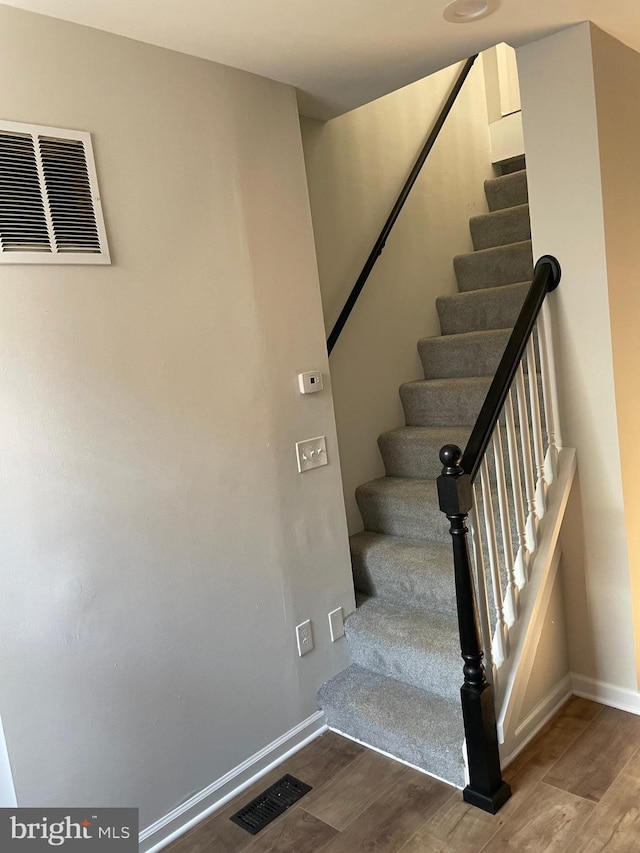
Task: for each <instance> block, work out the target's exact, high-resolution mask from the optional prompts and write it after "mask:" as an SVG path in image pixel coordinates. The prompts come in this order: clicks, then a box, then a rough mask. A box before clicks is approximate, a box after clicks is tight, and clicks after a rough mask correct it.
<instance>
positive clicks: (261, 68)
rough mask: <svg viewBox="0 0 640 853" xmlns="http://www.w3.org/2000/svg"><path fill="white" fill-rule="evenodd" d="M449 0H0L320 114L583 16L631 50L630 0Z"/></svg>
mask: <svg viewBox="0 0 640 853" xmlns="http://www.w3.org/2000/svg"><path fill="white" fill-rule="evenodd" d="M447 2H448V0H5V3H6V5H10V6H17V7H19V8H22V9H27V10H29V11H32V12H40V13H42V14H45V15H51V16H53V17H56V18H62V19H64V20H68V21H75V22H76V23H79V24H86V25H87V26H90V27H95V28H97V29H100V30H106V31H107V32H111V33H117V34H119V35H123V36H129V37H130V38H134V39H138V40H139V41H144V42H148V43H150V44H155V45H161V46H162V47H167V48H172V49H173V50H178V51H181V52H183V53H189V54H192V55H194V56H200V57H203V58H205V59H212V60H215V61H216V62H222V63H224V64H226V65H231V66H233V67H235V68H242V69H244V70H246V71H252V72H254V73H256V74H261V75H264V76H265V77H271V78H273V79H275V80H280V81H282V82H285V83H291V84H293V85H294V86H296V87H297V88H298V90H299V103H300V110H301V112H302V113H303V114H305V115H309V116H313V117H315V118H323V119H325V118H330V117H332V116H335V115H338V114H340V113H343V112H346V111H347V110H349V109H353V108H354V107H356V106H360V105H361V104H363V103H366V102H368V101H371V100H373V99H375V98H377V97H380V96H381V95H384V94H386V93H387V92H391V91H393V90H394V89H397V88H399V87H401V86H404V85H406V84H407V83H411V82H413V81H414V80H417V79H419V78H420V77H424V76H426V75H427V74H430V73H432V72H433V71H437V70H439V69H440V68H443V67H445V66H447V65H451V64H452V63H453V62H456V61H458V60H460V59H463V58H465V57H467V56H468V55H470V54H472V53H476V52H477V51H479V50H483V49H484V48H486V47H490V46H492V45H493V44H496V43H497V42H500V41H506V42H508V43H509V44H512V45H514V47H517V46H518V45H520V44H524V43H526V42H528V41H532V40H534V39H537V38H540V37H541V36H543V35H546V34H548V33H550V32H553V31H554V30H557V29H560V28H562V27H565V26H567V25H569V24H572V23H577V22H578V21H584V20H591V21H593V22H594V23H595V24H597V25H598V26H599V27H601V28H602V29H603V30H606V31H607V32H608V33H610V34H611V35H613V36H615V37H616V38H618V39H620V41H622V42H624V43H625V44H627V45H629V46H630V47H633V48H635V49H636V50H638V51H639V52H640V0H501V2H500V6H499V8H498V10H497V11H496V12H495V13H494V14H493V15H491V16H490V17H488V18H485V19H482V20H479V21H476V22H475V23H469V24H450V23H447V22H446V21H444V20H443V18H442V10H443V8H444V7H445V6H446V5H447Z"/></svg>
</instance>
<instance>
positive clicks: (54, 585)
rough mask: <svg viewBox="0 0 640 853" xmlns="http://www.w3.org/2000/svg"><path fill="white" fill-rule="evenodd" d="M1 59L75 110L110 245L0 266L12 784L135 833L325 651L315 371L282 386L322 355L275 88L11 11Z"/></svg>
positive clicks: (328, 666) (305, 219) (304, 692)
mask: <svg viewBox="0 0 640 853" xmlns="http://www.w3.org/2000/svg"><path fill="white" fill-rule="evenodd" d="M0 56H2V69H3V73H2V75H0V116H2V117H3V118H6V119H12V120H16V121H24V122H33V123H37V124H44V125H53V126H59V127H68V128H79V129H83V130H89V131H91V132H92V134H93V139H94V146H95V154H96V160H97V168H98V175H99V180H100V184H101V192H102V200H103V205H104V210H105V216H106V222H107V230H108V235H109V239H110V248H111V252H112V258H113V265H112V266H110V267H102V268H97V267H47V266H37V267H35V266H34V267H29V266H13V267H8V266H4V267H2V268H1V272H0V282H1V285H0V364H1V366H2V369H1V371H0V395H1V396H0V400H1V404H0V412H1V415H0V417H1V418H2V436H3V449H2V489H1V492H0V494H1V495H2V507H1V512H0V518H1V519H2V530H1V531H0V565H2V571H3V583H2V588H3V594H2V604H1V607H2V619H0V648H1V650H2V651H1V661H2V680H1V682H0V685H1V686H0V713H1V714H2V718H3V721H4V727H5V732H6V739H7V744H8V749H9V756H10V759H11V763H12V768H13V773H14V778H15V783H16V789H17V795H18V801H19V804H20V805H23V806H36V805H91V804H93V805H96V804H97V805H103V806H115V805H129V806H131V805H137V806H139V807H140V808H141V826H142V827H144V826H147V825H148V824H150V823H151V822H153V821H155V820H157V819H158V818H160V817H161V816H162V815H164V814H166V813H167V812H168V811H169V810H170V809H172V808H173V807H174V806H176V805H177V804H178V803H180V802H182V801H183V800H185V799H186V798H187V797H189V796H190V795H191V794H192V793H194V792H196V791H199V790H201V789H202V788H204V787H205V786H208V785H210V784H211V783H212V782H214V781H215V780H216V779H218V778H219V777H221V776H222V775H223V774H225V773H226V772H228V771H229V770H231V769H232V768H234V767H235V766H237V765H238V764H240V763H241V762H242V761H244V760H245V759H247V758H249V757H250V756H251V755H253V754H254V753H255V752H257V751H258V750H260V749H261V748H263V747H264V746H265V745H267V744H268V743H270V742H271V741H272V740H274V739H275V738H277V737H279V736H280V735H282V734H283V733H285V732H286V731H288V730H289V729H290V728H292V727H293V726H295V725H296V724H297V723H299V722H300V721H301V720H303V719H305V718H306V717H308V716H309V715H311V714H312V713H314V712H315V710H316V705H315V700H314V695H315V690H316V687H317V686H318V685H319V683H321V682H322V680H323V679H325V678H327V677H329V676H330V675H332V674H333V673H335V672H336V671H338V670H339V669H340V668H342V666H343V665H344V664H345V656H346V649H345V644H344V641H341V642H338V643H336V644H335V645H331V644H330V640H329V631H328V622H327V613H328V611H329V610H332V609H334V608H336V607H338V606H340V605H342V606H343V607H344V608H345V609H346V610H350V609H351V608H352V607H353V591H352V582H351V573H350V566H349V558H348V545H347V533H346V525H345V520H344V507H343V502H342V491H341V482H340V472H339V466H338V454H337V447H336V436H335V427H334V418H333V409H332V402H331V393H330V384H329V382H327V386H328V390H327V391H325V392H324V393H322V394H318V395H316V396H313V397H301V396H300V395H299V394H298V391H297V383H296V373H297V372H298V371H301V370H309V369H321V370H323V371H324V372H325V375H326V372H327V362H326V352H325V344H324V328H323V322H322V310H321V304H320V293H319V288H318V280H317V272H316V261H315V253H314V245H313V235H312V229H311V219H310V213H309V205H308V198H307V187H306V180H305V172H304V164H303V156H302V146H301V140H300V130H299V123H298V116H297V109H296V100H295V92H294V91H293V90H292V89H291V88H289V87H286V86H283V85H280V84H277V83H273V82H270V81H267V80H265V79H262V78H259V77H255V76H252V75H249V74H245V73H242V72H238V71H235V70H232V69H229V68H225V67H222V66H219V65H215V64H212V63H209V62H206V61H202V60H197V59H193V58H189V57H187V56H184V55H181V54H178V53H172V52H169V51H165V50H162V49H159V48H155V47H149V46H146V45H143V44H141V43H137V42H134V41H130V40H127V39H124V38H120V37H116V36H111V35H107V34H104V33H101V32H98V31H96V30H91V29H86V28H82V27H79V26H76V25H72V24H67V23H64V22H61V21H54V20H52V19H48V18H45V17H41V16H37V15H32V14H30V13H26V12H22V11H18V10H15V9H11V8H8V7H4V6H0ZM327 378H328V377H327ZM319 434H325V435H326V436H327V447H328V455H329V459H330V461H331V464H330V465H328V466H327V467H326V468H322V469H320V470H316V471H312V472H310V473H308V474H305V475H303V476H300V475H299V474H298V473H297V469H296V462H295V454H294V442H295V441H296V440H299V439H303V438H310V437H313V436H316V435H319ZM307 617H309V618H311V619H312V620H313V623H314V630H315V642H316V649H315V651H313V652H312V653H311V654H309V655H307V656H306V657H304V658H302V659H299V658H298V657H297V654H296V652H295V650H294V630H293V629H294V626H295V625H296V624H297V623H298V622H300V621H302V620H303V619H305V618H307Z"/></svg>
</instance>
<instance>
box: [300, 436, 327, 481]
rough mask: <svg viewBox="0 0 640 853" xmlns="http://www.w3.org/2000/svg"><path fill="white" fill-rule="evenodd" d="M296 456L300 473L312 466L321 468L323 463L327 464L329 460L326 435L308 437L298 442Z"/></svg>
mask: <svg viewBox="0 0 640 853" xmlns="http://www.w3.org/2000/svg"><path fill="white" fill-rule="evenodd" d="M296 458H297V460H298V472H299V473H300V474H302V473H303V472H304V471H309V470H311V468H319V467H320V466H321V465H326V464H327V463H328V460H327V442H326V439H325V437H324V436H323V435H319V436H317V438H307V439H305V440H304V441H298V442H296Z"/></svg>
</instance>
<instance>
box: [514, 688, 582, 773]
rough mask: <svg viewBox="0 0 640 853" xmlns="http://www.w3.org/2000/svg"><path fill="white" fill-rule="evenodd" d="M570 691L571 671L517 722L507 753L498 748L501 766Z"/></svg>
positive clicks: (533, 735) (532, 735) (553, 711)
mask: <svg viewBox="0 0 640 853" xmlns="http://www.w3.org/2000/svg"><path fill="white" fill-rule="evenodd" d="M572 692H573V691H572V676H571V673H567V674H566V675H565V677H564V678H563V679H562V680H561V681H559V682H558V683H557V684H556V685H555V687H552V688H551V690H550V691H549V692H548V693H547V695H546V696H544V697H543V698H542V699H541V700H540V702H538V704H537V705H536V706H535V708H534V709H533V710H532V711H530V712H529V713H528V714H527V716H526V717H525V718H524V720H522V722H521V723H518V725H517V726H516V731H515V735H514V738H513V740H512V741H511V743H510V744H508V746H507V749H508V752H507V754H504V753H503V751H502V749H501V750H500V761H501V764H502V766H503V767H507V766H508V765H509V764H511V762H512V761H513V760H514V758H516V756H518V755H519V754H520V753H521V752H522V750H523V749H524V748H525V746H527V744H528V743H530V741H532V740H533V738H534V737H535V736H536V735H537V734H538V732H539V731H540V729H541V728H542V727H543V726H545V725H546V724H547V723H548V722H549V720H550V719H551V718H552V717H553V716H554V714H557V713H558V711H559V710H560V708H562V706H563V705H564V704H565V702H566V701H567V700H568V699H569V698H570V696H571V694H572Z"/></svg>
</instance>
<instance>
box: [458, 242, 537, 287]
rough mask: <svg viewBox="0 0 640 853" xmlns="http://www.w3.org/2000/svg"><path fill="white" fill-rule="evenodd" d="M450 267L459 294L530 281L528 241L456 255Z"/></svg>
mask: <svg viewBox="0 0 640 853" xmlns="http://www.w3.org/2000/svg"><path fill="white" fill-rule="evenodd" d="M453 266H454V269H455V273H456V278H457V280H458V290H459V291H460V292H461V293H466V292H468V291H470V290H480V289H481V288H487V287H500V286H502V285H505V284H516V283H517V282H520V281H529V280H531V279H532V278H533V256H532V254H531V241H529V240H527V241H525V242H524V243H514V244H512V245H510V246H502V247H500V248H497V249H486V250H485V251H483V252H473V253H471V254H468V255H458V256H457V257H456V258H454V259H453Z"/></svg>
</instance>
